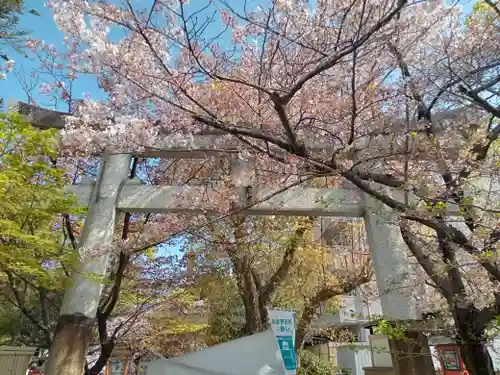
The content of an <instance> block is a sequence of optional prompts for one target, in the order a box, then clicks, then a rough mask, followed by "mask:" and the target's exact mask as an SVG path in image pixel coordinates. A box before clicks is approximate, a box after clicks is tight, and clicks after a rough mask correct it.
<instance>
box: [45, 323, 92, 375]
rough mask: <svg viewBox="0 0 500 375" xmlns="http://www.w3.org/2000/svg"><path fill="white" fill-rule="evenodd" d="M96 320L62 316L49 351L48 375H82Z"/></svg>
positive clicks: (46, 371) (46, 372) (46, 370)
mask: <svg viewBox="0 0 500 375" xmlns="http://www.w3.org/2000/svg"><path fill="white" fill-rule="evenodd" d="M93 328H94V319H90V318H88V317H86V316H82V315H61V316H60V317H59V320H58V323H57V326H56V331H55V335H54V337H55V339H54V340H53V341H52V345H51V347H50V350H49V356H50V357H51V360H49V361H47V368H46V369H45V374H46V375H82V374H83V373H84V369H85V362H86V357H87V352H88V348H89V345H90V342H91V340H92V331H93Z"/></svg>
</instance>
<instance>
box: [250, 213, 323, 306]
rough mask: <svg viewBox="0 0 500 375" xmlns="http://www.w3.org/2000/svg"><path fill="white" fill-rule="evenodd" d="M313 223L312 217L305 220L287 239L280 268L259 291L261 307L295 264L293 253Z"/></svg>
mask: <svg viewBox="0 0 500 375" xmlns="http://www.w3.org/2000/svg"><path fill="white" fill-rule="evenodd" d="M314 222H315V218H314V217H312V216H308V217H307V218H305V221H304V222H303V223H300V224H299V226H298V228H297V229H296V230H295V232H294V234H293V235H292V237H291V238H290V239H289V241H288V244H287V248H286V250H285V255H284V256H283V260H282V261H281V264H280V266H279V267H278V269H277V270H276V272H274V274H273V275H272V276H271V278H270V279H269V281H268V282H267V284H266V285H265V286H264V288H263V289H262V290H261V291H260V300H261V301H262V302H261V303H262V304H263V305H266V304H267V303H268V302H269V300H270V299H271V297H272V295H273V293H274V291H275V290H276V288H277V287H278V286H279V285H280V283H281V282H282V281H283V280H284V279H285V278H286V277H287V276H288V273H289V272H290V268H291V267H292V266H293V264H294V262H295V253H296V251H297V248H298V247H299V246H300V243H301V240H302V239H303V237H304V235H305V234H306V233H307V232H308V231H309V230H311V229H312V227H313V225H314Z"/></svg>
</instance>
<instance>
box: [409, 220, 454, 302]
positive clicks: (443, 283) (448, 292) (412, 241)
mask: <svg viewBox="0 0 500 375" xmlns="http://www.w3.org/2000/svg"><path fill="white" fill-rule="evenodd" d="M399 228H400V231H401V235H402V237H403V240H404V241H405V243H406V245H407V246H408V249H409V250H410V252H411V253H412V255H413V256H414V257H415V259H416V260H417V261H418V263H419V264H420V266H421V267H422V268H423V269H424V271H425V272H426V273H427V275H428V276H429V277H430V278H431V280H432V281H433V282H434V284H435V285H436V286H437V287H438V288H439V289H440V290H441V292H442V293H443V295H444V296H445V297H447V298H451V297H452V289H451V284H450V280H449V279H447V278H446V277H443V275H442V272H440V270H439V266H438V264H437V263H436V262H435V261H434V260H432V259H431V258H430V257H429V256H428V255H427V254H426V252H425V249H424V246H423V245H422V243H421V242H420V241H419V239H418V237H417V236H416V235H414V234H413V233H412V232H411V230H410V229H409V225H408V223H407V222H406V221H405V220H402V221H401V223H400V224H399ZM442 266H443V267H444V264H443V265H442Z"/></svg>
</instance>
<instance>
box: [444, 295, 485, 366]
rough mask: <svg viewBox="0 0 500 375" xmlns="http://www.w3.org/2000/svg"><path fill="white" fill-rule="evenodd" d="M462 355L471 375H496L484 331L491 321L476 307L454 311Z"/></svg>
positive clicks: (457, 308)
mask: <svg viewBox="0 0 500 375" xmlns="http://www.w3.org/2000/svg"><path fill="white" fill-rule="evenodd" d="M454 310H455V311H454V314H453V315H454V320H455V327H456V329H457V331H458V338H459V345H460V353H461V355H462V358H463V360H464V363H465V368H466V369H467V371H468V372H469V374H470V375H495V370H494V367H493V361H492V360H491V356H490V353H489V352H488V348H487V346H486V341H485V338H484V331H485V329H486V325H487V324H488V323H489V319H485V318H484V317H483V316H482V314H481V311H480V310H478V309H477V308H476V307H475V306H474V305H472V304H471V305H469V306H467V307H458V306H456V307H455V309H454Z"/></svg>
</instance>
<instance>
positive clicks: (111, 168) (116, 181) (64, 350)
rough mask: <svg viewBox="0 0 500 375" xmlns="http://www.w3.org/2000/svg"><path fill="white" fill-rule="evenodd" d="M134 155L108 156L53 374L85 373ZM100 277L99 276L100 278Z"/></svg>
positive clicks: (67, 300) (53, 353) (58, 334)
mask: <svg viewBox="0 0 500 375" xmlns="http://www.w3.org/2000/svg"><path fill="white" fill-rule="evenodd" d="M131 159H132V156H131V155H127V154H113V155H105V156H104V157H103V159H102V162H101V166H100V171H99V178H98V180H97V182H96V184H95V186H94V189H93V192H92V196H91V199H90V202H89V211H88V214H87V218H86V220H85V226H84V228H83V233H82V236H81V238H80V242H79V252H80V255H81V257H82V262H81V263H80V265H79V266H78V268H77V269H76V270H74V271H73V273H72V275H71V287H70V288H69V289H67V291H66V293H65V295H64V300H63V303H62V307H61V311H60V313H59V318H58V321H57V326H56V329H55V335H54V340H53V341H52V345H51V347H50V350H49V352H50V355H49V358H48V360H47V367H46V372H45V373H46V374H47V375H81V374H82V372H83V368H84V364H85V358H86V355H87V351H88V346H89V344H90V341H91V339H92V332H93V330H94V325H95V317H96V313H97V307H98V304H99V300H100V297H101V292H102V287H103V285H102V283H101V281H100V280H99V279H98V278H99V277H103V276H105V275H106V271H107V267H108V259H109V250H110V249H109V247H110V245H111V244H112V241H113V235H114V231H115V225H116V217H117V211H116V208H115V207H116V201H117V199H118V195H119V193H120V189H121V186H122V185H123V184H124V183H125V180H126V179H127V178H128V173H129V168H130V162H131ZM96 277H97V278H96Z"/></svg>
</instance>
